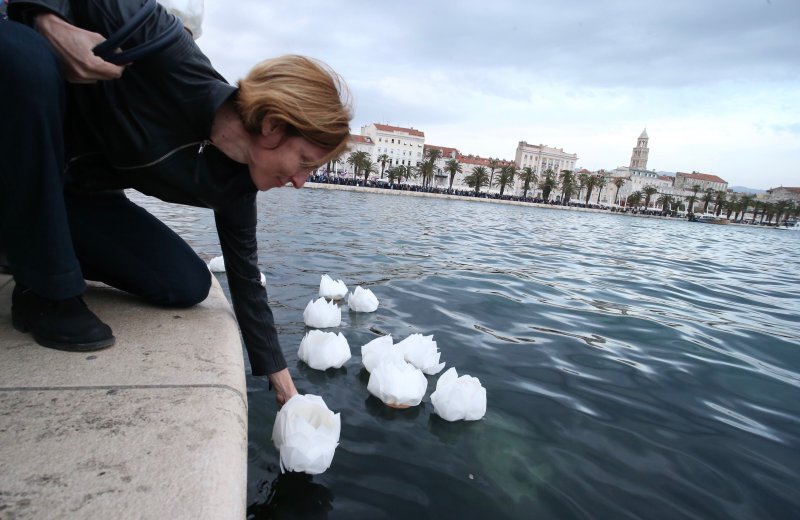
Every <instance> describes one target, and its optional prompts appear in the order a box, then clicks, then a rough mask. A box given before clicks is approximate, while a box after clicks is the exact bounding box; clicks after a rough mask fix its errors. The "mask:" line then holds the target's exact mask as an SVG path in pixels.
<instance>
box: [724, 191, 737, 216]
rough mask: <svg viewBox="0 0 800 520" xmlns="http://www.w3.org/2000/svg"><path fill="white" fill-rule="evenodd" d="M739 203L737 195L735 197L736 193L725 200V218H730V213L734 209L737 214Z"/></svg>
mask: <svg viewBox="0 0 800 520" xmlns="http://www.w3.org/2000/svg"><path fill="white" fill-rule="evenodd" d="M739 205H740V204H739V197H737V196H736V194H734V195H731V198H730V199H728V200H727V201H726V202H725V209H726V210H727V211H728V212H727V213H726V214H725V218H727V219H730V218H731V213H733V212H734V211H736V213H737V214H738V213H739Z"/></svg>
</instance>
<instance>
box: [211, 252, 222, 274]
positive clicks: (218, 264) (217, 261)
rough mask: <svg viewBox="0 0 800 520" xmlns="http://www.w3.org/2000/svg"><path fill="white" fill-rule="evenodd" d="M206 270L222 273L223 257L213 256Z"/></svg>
mask: <svg viewBox="0 0 800 520" xmlns="http://www.w3.org/2000/svg"><path fill="white" fill-rule="evenodd" d="M208 270H209V271H211V272H212V273H224V272H225V259H224V258H223V257H221V256H215V257H214V258H212V259H211V261H210V262H208Z"/></svg>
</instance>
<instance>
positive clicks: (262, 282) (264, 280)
mask: <svg viewBox="0 0 800 520" xmlns="http://www.w3.org/2000/svg"><path fill="white" fill-rule="evenodd" d="M260 274H261V280H259V281H260V282H261V287H266V286H267V277H266V276H264V273H260Z"/></svg>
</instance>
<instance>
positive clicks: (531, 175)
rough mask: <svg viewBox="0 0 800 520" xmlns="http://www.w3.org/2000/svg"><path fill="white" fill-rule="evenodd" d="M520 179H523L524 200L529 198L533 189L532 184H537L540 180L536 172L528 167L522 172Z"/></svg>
mask: <svg viewBox="0 0 800 520" xmlns="http://www.w3.org/2000/svg"><path fill="white" fill-rule="evenodd" d="M520 179H522V198H523V199H524V198H525V197H527V196H528V190H530V189H531V183H533V184H536V181H537V180H538V178H537V177H536V172H535V171H534V170H533V168H531V167H530V166H526V167H525V168H523V169H522V171H521V172H520Z"/></svg>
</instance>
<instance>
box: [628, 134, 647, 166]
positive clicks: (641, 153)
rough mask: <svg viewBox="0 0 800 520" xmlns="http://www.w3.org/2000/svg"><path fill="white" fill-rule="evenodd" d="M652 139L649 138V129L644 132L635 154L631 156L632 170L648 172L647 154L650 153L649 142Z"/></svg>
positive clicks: (637, 143)
mask: <svg viewBox="0 0 800 520" xmlns="http://www.w3.org/2000/svg"><path fill="white" fill-rule="evenodd" d="M649 140H650V138H649V137H647V128H645V129H644V130H642V135H640V136H639V139H638V140H637V142H636V148H634V149H633V153H632V154H631V166H630V168H631V170H646V169H647V154H649V153H650V149H649V148H648V147H647V141H649Z"/></svg>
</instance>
